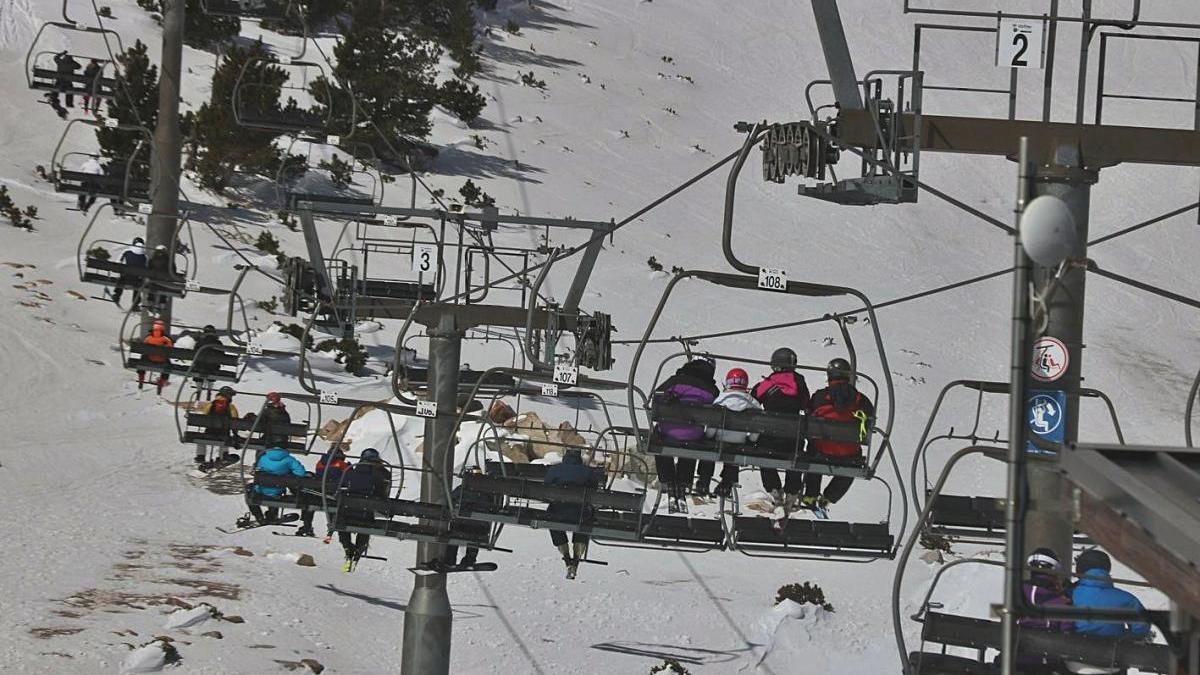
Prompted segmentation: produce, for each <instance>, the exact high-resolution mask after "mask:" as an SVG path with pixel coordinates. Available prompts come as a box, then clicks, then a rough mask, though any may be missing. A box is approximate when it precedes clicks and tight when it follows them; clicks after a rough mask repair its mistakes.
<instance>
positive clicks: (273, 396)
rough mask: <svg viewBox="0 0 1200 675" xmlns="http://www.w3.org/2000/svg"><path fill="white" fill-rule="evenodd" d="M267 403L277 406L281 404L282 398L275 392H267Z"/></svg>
mask: <svg viewBox="0 0 1200 675" xmlns="http://www.w3.org/2000/svg"><path fill="white" fill-rule="evenodd" d="M267 405H272V406H277V407H278V406H281V405H283V399H282V398H280V396H279V394H277V393H275V392H271V393H269V394H267Z"/></svg>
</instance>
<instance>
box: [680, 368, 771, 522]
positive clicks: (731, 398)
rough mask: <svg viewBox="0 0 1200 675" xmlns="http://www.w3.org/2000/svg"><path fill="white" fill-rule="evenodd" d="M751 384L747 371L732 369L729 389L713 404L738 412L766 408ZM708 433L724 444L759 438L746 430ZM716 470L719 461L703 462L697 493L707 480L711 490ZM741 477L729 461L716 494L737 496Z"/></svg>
mask: <svg viewBox="0 0 1200 675" xmlns="http://www.w3.org/2000/svg"><path fill="white" fill-rule="evenodd" d="M749 385H750V376H749V375H748V374H747V373H746V371H745V370H742V369H741V368H731V369H730V370H729V372H728V373H726V374H725V391H723V392H721V395H720V396H718V397H717V400H715V401H713V405H718V406H721V407H722V408H726V409H728V410H733V411H735V412H740V411H742V410H762V404H761V403H759V402H758V401H756V400H754V397H753V396H751V395H750V389H749ZM704 435H705V436H707V437H709V438H715V439H716V440H717V441H719V442H721V443H732V444H734V445H745V444H747V443H754V442H756V441H758V434H756V433H747V432H745V431H729V430H727V429H712V428H709V429H705V430H704ZM715 470H716V463H715V462H709V461H701V462H700V468H699V472H700V477H699V478H698V479H697V480H696V491H697V492H700V488H701V487H702V486H701V483H703V488H704V491H705V492H707V491H708V484H709V481H710V480H711V479H712V475H713V472H714V471H715ZM737 477H738V467H737V465H736V464H729V463H726V464H725V466H723V467H721V482H720V483H717V488H716V489H715V490H713V494H714V495H715V496H717V497H724V498H726V499H728V498H729V497H731V496H732V495H733V486H734V485H735V484H736V483H737Z"/></svg>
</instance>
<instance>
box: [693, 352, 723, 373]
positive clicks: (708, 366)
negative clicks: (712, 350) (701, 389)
mask: <svg viewBox="0 0 1200 675" xmlns="http://www.w3.org/2000/svg"><path fill="white" fill-rule="evenodd" d="M691 363H692V364H695V366H696V368H697V369H698V370H699V371H701V372H702V373H703V375H704V376H705V377H710V378H711V377H713V376H714V375H716V374H717V362H716V361H715V360H714V359H713V358H712V357H711V356H697V357H696V358H695V359H693V360H692V361H691Z"/></svg>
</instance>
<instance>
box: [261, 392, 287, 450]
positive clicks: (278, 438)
mask: <svg viewBox="0 0 1200 675" xmlns="http://www.w3.org/2000/svg"><path fill="white" fill-rule="evenodd" d="M291 423H292V416H291V414H289V413H288V411H287V407H286V406H285V405H283V397H282V396H280V395H279V394H278V393H277V392H274V391H273V392H271V393H269V394H267V401H266V404H264V405H263V411H262V419H260V420H258V431H259V433H261V434H262V442H263V445H268V446H269V445H281V444H283V443H286V442H287V441H288V438H289V437H288V433H287V431H286V430H284V429H283V427H285V426H287V425H289V424H291Z"/></svg>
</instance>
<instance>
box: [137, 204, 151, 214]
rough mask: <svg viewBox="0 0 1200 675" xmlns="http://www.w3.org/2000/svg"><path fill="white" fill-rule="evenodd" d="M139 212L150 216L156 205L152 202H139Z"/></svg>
mask: <svg viewBox="0 0 1200 675" xmlns="http://www.w3.org/2000/svg"><path fill="white" fill-rule="evenodd" d="M138 213H141V214H143V215H147V216H148V215H150V214H151V213H154V207H153V206H151V205H150V204H138Z"/></svg>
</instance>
